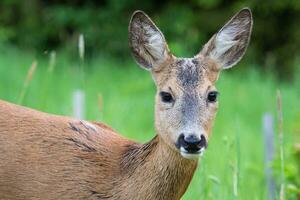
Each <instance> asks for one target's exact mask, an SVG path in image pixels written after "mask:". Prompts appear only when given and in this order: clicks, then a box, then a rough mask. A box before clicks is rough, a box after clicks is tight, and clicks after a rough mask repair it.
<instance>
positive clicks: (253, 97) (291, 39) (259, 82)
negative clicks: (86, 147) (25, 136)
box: [0, 0, 300, 200]
mask: <svg viewBox="0 0 300 200" xmlns="http://www.w3.org/2000/svg"><path fill="white" fill-rule="evenodd" d="M243 7H250V8H251V9H252V11H253V18H254V29H253V34H252V40H251V42H250V46H249V49H248V51H247V53H246V55H245V57H244V58H243V60H242V61H241V62H240V63H239V64H238V65H237V66H236V67H234V68H233V69H230V70H227V71H224V72H223V73H222V74H221V76H220V80H219V81H218V84H217V87H218V90H219V91H220V93H221V95H220V98H219V102H220V106H219V111H218V115H217V119H216V122H215V127H214V129H213V134H212V138H211V140H210V145H209V148H208V150H207V152H206V153H205V155H204V157H203V158H202V159H201V161H200V165H199V168H198V170H197V172H196V174H195V177H194V179H193V181H192V184H191V185H190V187H189V189H188V191H187V193H186V194H185V196H184V198H183V199H184V200H196V199H199V200H200V199H212V200H215V199H222V200H227V199H228V200H231V199H242V200H256V199H257V200H260V199H268V198H267V197H268V189H267V186H266V177H265V167H266V166H268V167H270V168H271V169H273V178H274V180H275V182H276V188H275V189H276V198H275V199H279V186H280V184H281V183H282V180H281V178H280V173H281V170H280V165H281V160H280V157H279V141H278V124H277V110H276V91H277V90H278V89H280V91H281V94H282V106H283V128H284V129H283V133H284V140H283V144H284V145H283V147H284V162H285V167H284V172H285V180H284V183H285V199H292V200H296V199H300V195H299V194H300V147H299V143H300V57H299V53H300V26H299V25H300V24H299V23H300V1H299V0H286V1H282V0H266V1H259V0H241V1H229V0H186V1H179V0H174V1H170V0H160V1H158V0H154V1H150V0H148V1H138V0H124V1H118V0H110V1H108V0H106V1H96V0H91V1H83V0H61V1H59V0H52V1H49V0H43V1H42V0H26V1H21V0H19V1H18V0H2V1H1V2H0V98H1V99H4V100H7V101H10V102H14V103H18V104H22V105H25V106H29V107H32V108H35V109H38V110H42V111H45V112H50V113H55V114H61V115H72V114H73V108H72V96H73V92H74V91H75V90H76V89H78V88H80V89H81V90H82V91H84V93H85V98H86V105H85V116H86V118H87V119H89V120H100V121H104V122H105V123H107V124H109V125H111V126H112V127H114V129H115V130H117V131H119V132H120V133H121V134H122V135H125V136H127V137H129V138H131V139H135V140H138V141H140V142H145V141H147V140H149V139H151V138H152V137H153V136H154V128H153V117H154V116H153V107H154V94H155V92H156V91H155V86H154V84H153V82H152V79H151V77H150V75H149V74H148V73H147V72H146V71H143V70H142V69H140V68H139V67H137V65H136V64H135V63H134V61H133V59H132V58H131V55H130V51H129V48H128V39H127V38H128V34H127V26H128V22H129V19H130V16H131V14H132V13H133V11H134V10H137V9H140V10H144V11H145V12H146V13H147V14H148V15H149V16H150V17H151V18H152V19H153V20H154V21H155V23H156V24H157V25H158V26H159V27H160V29H161V30H162V32H163V33H164V34H165V37H166V39H167V41H168V43H169V46H170V49H171V51H172V52H173V53H174V54H175V55H177V56H180V57H191V56H193V55H195V54H196V53H197V52H199V51H200V50H201V47H202V46H203V45H204V44H205V42H206V41H207V40H208V39H209V38H210V37H211V36H212V34H214V33H215V32H216V31H217V30H218V29H219V28H221V27H222V25H223V24H224V23H225V22H226V21H227V20H229V19H230V17H231V16H232V15H234V14H235V13H236V12H237V11H238V10H240V9H241V8H243ZM80 34H83V36H84V39H85V40H84V42H85V58H84V60H83V59H80V57H79V55H78V38H79V35H80ZM265 113H271V114H272V115H273V117H274V121H275V125H274V130H275V138H274V140H275V141H274V142H275V151H274V161H273V162H271V163H265V162H264V148H265V147H264V136H263V130H262V117H263V115H264V114H265Z"/></svg>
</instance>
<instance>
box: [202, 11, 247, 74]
mask: <svg viewBox="0 0 300 200" xmlns="http://www.w3.org/2000/svg"><path fill="white" fill-rule="evenodd" d="M252 24H253V20H252V14H251V10H250V9H249V8H244V9H242V10H241V11H239V12H238V13H237V14H236V15H234V16H233V17H232V18H231V19H230V20H229V21H228V22H227V23H226V24H225V25H224V26H223V27H222V28H221V30H219V32H217V33H216V34H215V35H214V36H213V37H212V38H211V39H210V40H209V42H208V43H207V44H206V45H205V46H204V48H203V50H202V51H201V52H200V54H202V55H203V56H206V57H209V58H211V59H213V60H215V61H216V62H217V63H218V64H219V65H220V67H221V68H222V69H227V68H230V67H232V66H234V65H235V64H237V63H238V62H239V61H240V60H241V58H242V57H243V55H244V54H245V52H246V49H247V46H248V43H249V40H250V35H251V31H252Z"/></svg>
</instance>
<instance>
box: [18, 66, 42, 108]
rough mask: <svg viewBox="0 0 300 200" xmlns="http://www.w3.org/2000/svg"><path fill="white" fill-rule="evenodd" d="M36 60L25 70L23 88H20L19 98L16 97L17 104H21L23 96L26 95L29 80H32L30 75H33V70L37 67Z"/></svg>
mask: <svg viewBox="0 0 300 200" xmlns="http://www.w3.org/2000/svg"><path fill="white" fill-rule="evenodd" d="M37 64H38V63H37V61H36V60H35V61H33V62H32V64H31V66H30V68H29V70H28V72H27V76H26V78H25V81H24V84H23V88H22V90H21V93H20V95H19V98H18V104H22V103H23V100H24V97H25V95H26V92H27V88H28V86H29V84H30V81H31V80H32V77H33V75H34V72H35V69H36V67H37Z"/></svg>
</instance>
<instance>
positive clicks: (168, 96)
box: [159, 92, 174, 103]
mask: <svg viewBox="0 0 300 200" xmlns="http://www.w3.org/2000/svg"><path fill="white" fill-rule="evenodd" d="M159 95H160V97H161V100H162V101H163V102H165V103H172V102H173V101H174V99H173V97H172V95H171V94H170V93H168V92H160V93H159Z"/></svg>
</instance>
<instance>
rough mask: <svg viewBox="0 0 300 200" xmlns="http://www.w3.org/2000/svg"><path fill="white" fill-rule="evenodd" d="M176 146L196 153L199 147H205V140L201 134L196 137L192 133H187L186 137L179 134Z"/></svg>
mask: <svg viewBox="0 0 300 200" xmlns="http://www.w3.org/2000/svg"><path fill="white" fill-rule="evenodd" d="M177 147H178V148H180V147H183V148H184V149H185V150H186V151H187V152H189V153H196V152H198V151H199V150H200V149H201V148H203V147H205V148H206V147H207V142H206V139H205V137H204V136H203V135H201V137H200V138H198V137H197V136H196V135H194V134H191V135H188V136H186V137H185V136H184V134H181V135H180V136H179V138H178V142H177Z"/></svg>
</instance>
